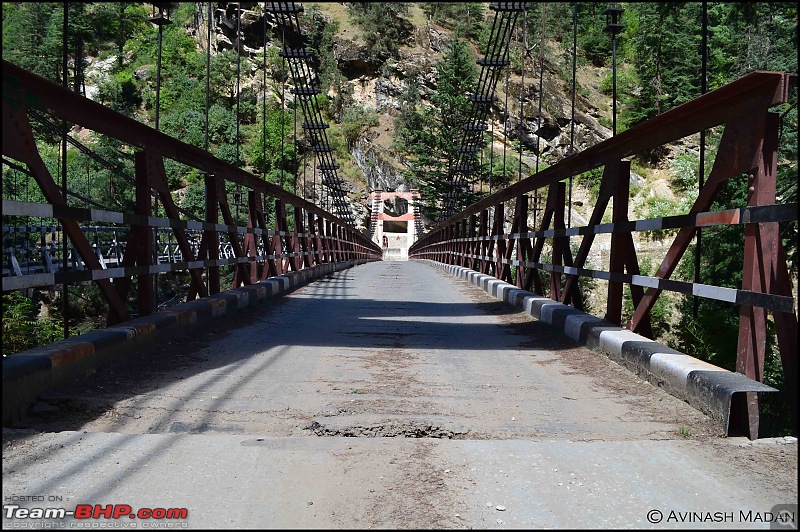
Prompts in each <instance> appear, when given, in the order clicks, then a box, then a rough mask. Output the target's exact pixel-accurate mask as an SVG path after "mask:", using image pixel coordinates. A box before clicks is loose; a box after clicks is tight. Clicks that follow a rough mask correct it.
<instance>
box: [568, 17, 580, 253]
mask: <svg viewBox="0 0 800 532" xmlns="http://www.w3.org/2000/svg"><path fill="white" fill-rule="evenodd" d="M577 72H578V2H574V3H573V4H572V120H571V122H570V131H569V154H570V155H575V92H576V91H575V89H576V87H577V83H576V82H577ZM571 227H572V174H571V173H570V175H569V200H568V205H567V228H568V229H569V228H571ZM567 239H568V240H567V242H569V237H567Z"/></svg>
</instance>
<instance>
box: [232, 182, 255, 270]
mask: <svg viewBox="0 0 800 532" xmlns="http://www.w3.org/2000/svg"><path fill="white" fill-rule="evenodd" d="M256 205H257V202H256V191H255V190H250V191H248V192H247V228H248V229H255V228H256V227H258V218H257V215H256V208H257V207H256ZM244 252H245V253H246V254H247V256H248V257H250V260H249V261H248V270H249V271H250V284H255V283H256V282H258V262H257V261H256V256H258V245H257V241H256V235H255V233H250V232H248V233H245V235H244ZM237 273H238V270H237Z"/></svg>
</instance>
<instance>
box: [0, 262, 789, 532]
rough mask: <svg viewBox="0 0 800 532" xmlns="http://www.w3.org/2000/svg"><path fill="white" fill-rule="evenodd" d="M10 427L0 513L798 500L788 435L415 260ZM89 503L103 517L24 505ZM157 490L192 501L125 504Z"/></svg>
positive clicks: (731, 523)
mask: <svg viewBox="0 0 800 532" xmlns="http://www.w3.org/2000/svg"><path fill="white" fill-rule="evenodd" d="M3 443H4V451H3V488H2V491H3V499H4V505H5V507H4V511H3V528H23V527H25V528H32V527H37V526H38V527H45V526H46V527H48V528H58V527H64V528H76V527H86V528H90V527H94V528H96V527H99V526H101V525H102V526H109V527H114V528H123V527H125V528H154V527H158V528H164V527H168V526H169V527H170V528H181V527H188V528H361V529H364V528H575V527H577V528H609V527H611V528H698V527H703V528H742V527H747V528H753V527H755V528H767V529H768V528H770V523H769V522H768V519H769V516H770V515H773V516H774V515H778V512H779V510H780V509H781V507H780V506H778V505H794V511H795V512H796V508H797V506H796V505H797V442H796V440H795V439H791V438H789V439H771V440H763V441H762V440H759V441H756V442H749V441H747V440H746V439H742V438H723V437H720V435H719V433H718V429H716V428H715V426H714V425H713V424H712V423H711V421H710V420H709V419H708V418H707V417H706V416H704V415H703V414H701V413H699V412H698V411H696V410H695V409H693V408H692V407H690V406H688V405H687V404H686V403H684V402H682V401H680V400H678V399H676V398H674V397H672V396H670V395H668V394H666V393H664V392H663V391H662V390H660V389H659V388H657V387H654V386H652V385H651V384H649V383H647V382H645V381H643V380H641V379H639V378H637V377H636V376H634V375H633V374H632V373H630V372H628V371H627V370H625V369H623V368H621V367H619V366H617V365H616V364H614V363H613V362H610V361H609V360H608V359H607V358H605V357H604V356H603V355H601V354H597V353H594V352H592V351H589V350H586V349H584V348H582V347H579V346H577V345H576V344H575V343H573V342H572V341H571V340H569V339H567V338H565V337H563V336H562V335H560V334H559V333H557V332H555V331H553V330H552V329H550V327H549V326H547V325H545V324H542V323H538V322H536V321H534V320H532V319H531V318H529V317H528V316H526V315H524V314H522V313H519V312H517V311H516V310H515V309H513V308H512V307H510V306H507V305H505V304H503V303H501V302H498V301H495V300H494V299H492V298H490V297H489V296H487V295H486V294H485V293H484V292H483V291H481V290H479V289H478V288H476V287H474V286H471V285H468V284H466V283H464V282H462V281H459V280H456V279H454V278H453V277H451V276H450V275H448V274H446V273H444V272H441V271H438V270H435V269H434V268H432V267H430V266H429V265H427V264H425V263H423V262H416V261H410V262H380V263H370V264H366V265H363V266H358V267H356V268H352V269H350V270H345V271H342V272H338V273H336V274H333V275H331V276H329V277H327V278H324V279H321V280H319V281H317V282H315V283H312V284H310V285H307V286H305V287H303V288H301V289H299V290H297V291H295V292H293V293H292V294H290V295H288V296H286V297H283V298H280V299H276V300H273V301H271V302H270V303H268V305H265V306H263V307H260V308H258V309H250V310H247V311H243V312H242V313H239V314H237V315H234V316H227V317H224V318H221V319H219V320H217V321H216V322H215V323H214V324H213V325H210V326H205V327H204V328H203V329H201V330H197V331H194V332H193V333H192V334H190V335H184V336H176V337H175V338H173V339H172V340H171V341H169V342H165V343H164V344H163V345H160V346H158V347H157V348H155V349H153V350H152V351H150V352H147V353H142V354H141V355H140V356H137V357H136V358H135V359H131V360H128V361H126V362H124V363H121V364H118V365H115V366H113V367H108V368H101V369H100V370H98V371H97V372H96V373H95V374H94V375H93V376H91V377H90V378H89V379H87V380H86V381H84V382H82V383H80V384H77V385H74V386H72V387H70V388H66V389H62V390H57V391H53V392H51V393H48V394H47V395H46V396H44V397H43V398H42V400H41V401H40V402H38V403H37V404H36V405H35V408H34V415H32V416H31V417H30V418H29V419H27V420H25V421H24V422H23V423H21V424H20V426H18V427H15V428H7V429H4V431H3ZM95 505H101V507H102V508H106V509H107V511H111V510H108V508H112V507H108V506H107V505H114V506H113V509H114V510H115V511H117V512H118V514H119V515H118V518H117V519H113V518H112V519H106V518H104V517H103V516H102V515H100V516H99V518H98V519H95V518H92V517H90V518H88V519H87V518H80V519H79V518H76V517H69V516H68V517H66V518H65V519H57V518H52V517H51V518H44V517H32V518H31V517H30V515H34V516H35V515H38V514H36V513H35V512H34V511H33V510H32V509H33V508H56V509H57V508H64V509H65V510H76V509H77V510H78V511H77V514H76V516H80V517H83V516H85V515H87V512H88V513H89V514H90V513H91V512H92V511H94V508H95ZM14 506H19V508H13V507H14ZM9 507H11V509H10V510H9ZM161 508H163V509H166V510H178V511H173V512H171V515H170V516H171V517H174V516H177V517H183V516H182V513H183V509H185V515H186V517H185V518H179V519H166V518H165V519H154V518H149V519H148V518H146V517H147V514H146V513H145V514H138V515H136V514H137V511H139V510H141V509H161ZM787 508H789V509H791V507H787ZM20 509H28V510H29V512H28V514H29V515H27V516H24V517H23V516H22V514H24V513H25V512H24V511H22V512H21V511H20ZM127 511H130V513H131V514H132V515H133V518H132V517H131V516H130V515H128V514H127V513H126V512H127ZM153 513H154V514H155V515H160V514H159V512H158V511H155V510H154V512H153ZM53 515H55V514H53ZM795 515H796V514H795ZM657 521H660V522H657ZM795 527H796V525H795Z"/></svg>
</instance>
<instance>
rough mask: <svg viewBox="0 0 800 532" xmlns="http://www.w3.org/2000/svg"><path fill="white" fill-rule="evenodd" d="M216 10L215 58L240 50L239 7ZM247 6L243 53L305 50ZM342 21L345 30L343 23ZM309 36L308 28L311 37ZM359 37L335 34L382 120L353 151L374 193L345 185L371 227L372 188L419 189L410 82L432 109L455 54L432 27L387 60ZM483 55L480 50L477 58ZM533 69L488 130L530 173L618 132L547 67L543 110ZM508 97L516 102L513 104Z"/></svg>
mask: <svg viewBox="0 0 800 532" xmlns="http://www.w3.org/2000/svg"><path fill="white" fill-rule="evenodd" d="M198 6H199V7H198V15H197V16H196V17H195V23H194V25H193V28H192V32H193V34H194V35H195V38H196V40H197V42H198V44H199V45H200V46H201V47H203V48H204V47H205V45H206V44H205V35H206V29H205V28H206V26H205V24H206V23H207V21H206V17H207V15H206V12H207V11H206V10H207V7H205V6H206V5H205V4H198ZM214 6H215V7H214V9H213V21H212V24H213V28H214V39H213V43H212V53H213V52H220V51H224V50H226V49H235V48H236V41H237V34H236V28H237V12H238V7H239V4H236V3H215V4H214ZM242 8H243V9H242V16H241V21H240V23H239V25H240V28H241V36H242V37H241V38H242V42H241V50H242V51H243V52H244V53H245V54H247V55H248V56H249V57H250V58H252V59H254V58H255V57H257V56H258V55H260V53H261V50H263V48H264V47H265V46H266V47H271V46H275V44H273V41H274V38H275V37H277V38H278V39H280V37H282V36H285V38H286V39H287V41H288V46H291V47H299V46H301V43H300V41H299V40H298V36H297V35H296V34H285V35H284V34H283V33H281V30H280V29H278V25H277V21H276V19H275V16H274V15H272V14H269V13H268V14H267V15H266V16H265V15H264V14H263V13H262V12H261V6H260V5H259V6H256V4H255V3H243V4H242ZM324 12H325V11H324V10H323V13H324ZM340 16H341V15H340ZM265 17H266V18H265ZM302 18H303V17H301V19H302ZM322 21H323V25H325V24H329V23H330V22H331V19H330V18H327V17H326V15H324V14H323V15H322ZM339 23H340V27H342V26H341V24H342V21H341V20H340V21H339ZM303 24H305V23H303ZM265 25H266V30H267V34H266V38H265V35H264V27H265ZM307 30H308V28H307V27H305V25H304V31H307ZM318 30H319V28H318ZM359 31H360V30H359V29H358V28H357V27H356V26H352V25H351V26H350V27H348V28H347V31H346V32H340V33H338V34H335V35H334V36H333V54H334V56H335V58H336V62H337V66H338V68H339V71H340V72H341V73H342V75H343V77H344V82H345V83H346V84H348V85H349V87H347V88H346V89H345V90H347V92H349V93H350V94H352V101H353V103H354V104H355V105H359V106H362V107H363V108H365V109H371V110H374V111H375V112H377V113H378V114H379V116H380V122H381V130H380V133H379V132H378V131H376V130H371V131H367V132H366V133H365V134H364V136H362V138H360V139H358V140H357V141H356V142H351V143H350V145H349V150H350V154H351V155H352V158H353V161H354V162H355V164H356V165H357V166H358V168H359V169H360V170H361V171H362V172H363V174H364V176H365V180H364V181H365V182H366V187H367V190H363V184H356V183H349V184H344V186H345V188H346V189H348V188H349V189H350V190H348V197H346V198H345V200H346V201H347V203H348V205H349V206H350V208H351V210H352V212H353V215H354V217H355V219H356V220H358V222H357V223H358V225H359V226H366V225H367V224H368V221H369V214H370V206H369V204H368V195H369V192H370V191H371V190H374V189H381V190H386V191H408V190H410V189H411V188H412V185H411V184H410V183H408V182H406V180H405V179H404V177H403V174H402V170H401V169H402V168H403V166H404V163H403V160H402V154H397V153H394V152H393V150H392V149H391V137H392V136H393V133H394V131H393V126H392V124H393V120H394V117H395V116H397V114H398V113H399V112H400V111H401V110H402V105H403V99H402V96H403V94H404V93H405V92H406V91H407V89H408V86H409V85H410V84H413V85H414V86H415V87H417V91H418V95H419V97H420V99H421V104H422V105H430V100H429V96H430V93H431V91H432V90H434V89H435V88H436V84H437V71H436V68H435V67H434V64H435V63H436V61H437V60H439V58H440V57H441V55H442V53H443V52H445V51H446V50H447V47H448V46H449V43H450V40H451V38H452V35H451V32H449V30H446V29H444V28H440V27H438V26H436V25H433V24H431V23H430V22H427V23H426V24H424V25H423V26H420V27H417V28H415V29H414V31H413V32H412V33H413V35H412V37H411V38H409V41H408V43H406V45H404V46H401V48H400V55H399V57H397V58H391V59H388V60H386V61H380V60H376V59H373V58H372V57H371V55H370V53H369V49H368V48H367V46H366V45H365V44H363V42H362V41H361V40H360V39H359V38H358V34H359ZM345 35H347V37H345ZM354 35H355V36H354ZM276 42H277V41H276ZM482 56H483V54H482V53H480V52H479V53H478V55H477V57H482ZM526 66H527V69H526V73H525V77H524V84H523V79H522V78H521V77H520V76H518V75H514V76H512V77H511V79H510V80H509V81H508V86H507V87H506V86H504V81H503V80H501V81H500V82H498V84H497V91H496V94H497V95H498V100H497V101H496V102H495V103H494V104H493V105H492V107H491V109H490V113H489V124H487V125H488V126H489V128H490V130H491V134H492V135H493V138H494V146H495V149H496V150H503V147H504V146H505V147H506V148H509V149H512V150H513V146H514V145H515V144H516V141H519V143H520V144H521V146H522V149H523V154H522V162H523V166H524V167H527V169H525V168H524V169H523V172H525V175H530V174H531V173H533V171H534V169H535V167H536V166H537V161H538V162H539V163H546V164H547V165H552V164H555V163H556V162H558V161H559V160H561V159H563V158H564V157H567V156H568V155H569V153H570V146H571V143H572V142H573V139H574V149H575V151H576V152H578V151H582V150H584V149H586V148H588V147H590V146H593V145H595V144H597V143H599V142H601V141H602V140H605V139H606V138H609V137H610V136H611V131H610V130H609V129H608V128H606V127H603V126H602V125H601V124H600V123H599V122H598V120H597V118H598V117H600V116H601V114H602V113H601V111H600V109H598V107H597V106H595V105H594V104H593V103H592V102H590V101H589V100H588V99H586V98H585V97H584V96H583V95H581V94H578V95H577V96H576V110H575V119H574V123H573V119H572V106H571V90H570V89H571V87H570V84H569V83H568V82H565V81H564V80H563V79H561V78H560V76H559V74H558V73H557V72H556V70H555V68H554V67H553V68H551V66H550V65H549V64H547V63H545V70H544V76H543V77H544V79H543V83H542V85H543V93H544V102H543V105H542V104H540V102H539V100H540V94H539V72H538V68H537V69H534V68H532V67H531V65H526ZM137 74H138V73H137ZM141 75H142V76H147V75H149V73H148V72H142V73H141ZM248 75H251V76H260V73H259V71H258V69H256V70H255V71H254V72H251V73H249V74H248ZM245 84H248V82H247V81H243V85H245ZM287 90H288V89H287ZM505 93H508V95H509V96H510V97H509V98H508V99H507V101H508V103H506V98H505V97H504V96H505ZM520 95H523V106H522V107H523V112H522V113H520V109H519V108H520V103H519V99H520ZM329 96H330V94H329ZM520 114H522V116H520ZM514 151H515V150H514ZM320 192H321V191H320ZM425 222H427V221H425Z"/></svg>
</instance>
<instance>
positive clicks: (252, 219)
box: [3, 61, 381, 324]
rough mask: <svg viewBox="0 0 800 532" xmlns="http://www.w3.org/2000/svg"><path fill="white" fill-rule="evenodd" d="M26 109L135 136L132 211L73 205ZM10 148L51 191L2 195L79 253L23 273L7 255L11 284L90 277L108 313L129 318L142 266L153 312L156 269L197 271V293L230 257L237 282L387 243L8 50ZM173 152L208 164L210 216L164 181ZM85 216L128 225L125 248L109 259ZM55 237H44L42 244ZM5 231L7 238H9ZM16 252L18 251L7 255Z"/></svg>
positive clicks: (216, 279) (142, 290)
mask: <svg viewBox="0 0 800 532" xmlns="http://www.w3.org/2000/svg"><path fill="white" fill-rule="evenodd" d="M29 110H33V112H36V113H46V114H48V115H50V116H52V117H55V118H58V119H60V120H64V121H66V122H68V123H71V124H74V125H79V126H81V127H82V128H86V129H89V130H91V131H93V132H95V133H97V134H100V135H105V136H107V137H110V138H113V139H116V140H118V141H121V142H123V143H124V144H126V145H128V146H130V147H131V148H133V150H134V151H135V176H134V182H135V198H136V201H135V208H134V210H133V212H130V213H121V212H115V211H113V210H102V209H89V208H78V207H75V206H71V205H68V204H67V198H65V196H64V193H63V191H62V189H61V187H59V186H58V185H57V184H56V182H55V181H54V179H53V175H52V174H51V172H50V171H49V170H48V167H47V165H46V164H45V163H44V160H43V157H42V154H40V152H39V148H38V147H37V142H36V138H35V135H34V132H33V129H32V127H31V122H30V120H29V114H30V113H29ZM3 155H4V157H7V158H9V159H12V160H15V161H18V162H19V163H21V164H23V165H25V166H26V167H27V169H28V171H29V173H30V176H31V177H32V178H33V179H34V180H35V181H36V183H37V184H38V186H39V188H40V189H41V192H42V194H43V195H44V197H45V200H46V201H47V203H30V202H22V201H16V200H10V199H5V198H4V200H3V215H4V216H20V217H35V218H39V219H44V220H48V219H49V220H51V221H50V222H46V223H44V224H42V225H52V226H56V225H57V226H59V228H60V230H61V231H63V234H64V235H66V237H67V238H68V239H69V242H70V245H71V246H72V247H73V248H74V250H75V254H76V255H77V258H78V259H79V260H78V259H76V260H75V261H73V266H72V267H68V268H67V269H63V268H57V267H55V266H53V267H51V269H50V271H47V269H46V268H44V271H42V272H37V273H36V274H33V275H26V274H25V272H23V271H22V268H18V269H16V270H15V268H14V266H13V264H9V267H8V268H7V272H6V273H8V276H4V278H3V290H4V291H6V290H13V289H20V288H30V287H36V286H50V285H53V284H61V283H73V282H86V281H91V282H94V283H96V284H97V285H98V287H99V288H100V291H101V292H102V294H103V296H104V297H105V299H106V301H107V302H108V305H109V314H108V323H109V324H114V323H118V322H122V321H126V320H127V319H129V318H130V312H129V309H128V306H127V304H126V301H127V295H128V292H129V291H130V289H131V286H132V285H133V283H131V280H132V278H133V277H134V276H136V277H137V278H138V283H136V286H137V302H138V314H139V315H147V314H150V313H152V312H153V311H154V301H153V293H154V290H153V283H154V279H155V277H156V276H157V275H158V274H160V273H164V272H168V271H176V270H183V271H188V272H189V274H190V276H191V281H190V284H189V290H188V294H187V299H188V300H191V299H195V298H196V297H198V296H199V297H205V296H207V295H209V294H214V293H217V292H219V291H220V267H221V266H225V265H232V266H233V268H234V270H235V274H234V280H233V286H234V287H237V286H241V285H247V284H251V283H255V282H257V281H258V280H259V279H261V280H263V279H267V278H268V277H271V276H275V275H282V274H284V273H286V272H288V271H296V270H300V269H303V268H308V267H311V266H314V265H317V264H322V263H324V262H338V261H352V260H380V258H381V250H380V249H379V248H378V247H377V246H376V245H375V244H373V243H372V242H370V241H369V240H368V239H367V238H366V236H364V235H362V234H361V233H360V232H359V231H358V230H356V229H355V228H354V227H353V226H352V225H350V224H348V223H346V222H345V221H344V220H342V219H340V218H339V217H337V216H335V215H333V214H331V213H329V212H327V211H325V210H323V209H321V208H320V207H318V206H317V205H314V204H313V203H310V202H308V201H306V200H304V199H303V198H300V197H298V196H295V195H294V194H291V193H289V192H287V191H285V190H283V189H282V188H280V187H278V186H275V185H272V184H270V183H267V182H265V181H263V180H261V179H259V178H258V177H256V176H254V175H253V174H250V173H248V172H246V171H244V170H242V169H240V168H237V167H235V166H233V165H231V164H228V163H226V162H224V161H222V160H220V159H217V158H216V157H214V156H212V155H211V154H210V153H208V152H206V151H204V150H202V149H200V148H197V147H194V146H191V145H188V144H185V143H183V142H181V141H179V140H177V139H175V138H172V137H170V136H168V135H165V134H164V133H160V132H158V131H155V130H154V129H152V128H150V127H148V126H146V125H144V124H141V123H139V122H136V121H135V120H133V119H130V118H128V117H126V116H124V115H122V114H120V113H117V112H115V111H113V110H111V109H109V108H107V107H104V106H103V105H100V104H98V103H96V102H93V101H91V100H88V99H86V98H84V97H82V96H80V95H77V94H75V93H72V92H70V91H68V90H66V89H64V88H62V87H61V86H59V85H57V84H55V83H52V82H50V81H48V80H46V79H44V78H41V77H39V76H36V75H33V74H31V73H29V72H27V71H25V70H23V69H21V68H19V67H17V66H15V65H13V64H11V63H9V62H7V61H3ZM166 159H170V160H172V161H176V162H179V163H182V164H185V165H188V166H190V167H192V168H196V169H197V170H199V171H200V172H202V173H203V179H204V181H205V202H206V205H205V207H206V209H205V211H206V218H205V220H204V221H196V220H192V219H189V218H187V216H186V215H185V214H184V213H183V212H182V211H181V210H180V209H179V207H178V206H177V205H176V202H175V200H174V198H173V197H172V194H171V193H170V190H169V188H168V184H167V175H166V171H165V166H164V162H165V160H166ZM227 182H232V183H234V184H236V185H239V186H240V187H242V188H243V189H244V190H245V191H246V200H247V205H246V219H247V227H240V226H238V225H237V223H236V220H235V219H234V217H233V216H232V214H231V209H230V206H229V202H228V197H227V193H226V190H225V184H226V183H227ZM154 197H155V198H157V199H158V200H160V203H161V205H160V207H161V209H162V210H163V212H164V213H165V216H154V208H153V207H154V205H153V204H154V202H153V198H154ZM267 209H269V211H270V212H271V214H272V215H273V216H274V219H275V225H274V227H268V226H267V217H266V216H265V212H266V210H267ZM287 209H289V210H290V212H289V214H288V215H287ZM220 218H221V220H220ZM22 219H25V218H22ZM220 221H221V222H222V223H220ZM87 222H90V223H92V224H94V225H102V226H103V227H104V228H105V229H104V230H105V231H106V232H108V231H111V232H114V231H118V232H119V233H120V234H122V233H124V234H125V239H124V247H122V248H121V250H118V251H117V252H116V253H117V254H116V255H115V261H114V262H113V263H112V264H109V263H108V262H106V263H105V264H104V263H103V260H101V259H102V258H103V257H104V255H103V254H100V256H99V255H98V248H97V246H93V245H92V242H91V240H93V239H92V238H90V232H91V230H87V228H86V225H85V224H86V223H87ZM81 224H84V225H83V226H82V225H81ZM96 232H97V230H95V233H96ZM8 234H9V233H7V234H6V235H4V236H8ZM156 235H160V236H159V237H158V238H157V237H156ZM59 238H63V236H61V237H59ZM106 240H108V241H111V240H114V241H116V242H117V244H118V245H120V246H121V245H122V241H121V239H120V238H117V237H115V238H113V239H108V238H106V239H103V241H104V242H105V241H106ZM52 241H53V239H52V238H50V239H49V240H48V239H45V238H44V237H43V238H42V242H43V243H44V247H45V248H47V247H49V246H51V244H50V242H52ZM6 243H7V238H4V248H5V246H6ZM165 243H166V245H167V248H166V253H165V254H166V256H167V258H168V261H167V262H166V263H164V262H163V258H162V257H163V256H164V254H162V253H161V252H162V249H161V245H162V244H165ZM95 244H97V242H95ZM101 247H102V246H101ZM226 249H227V250H228V252H227V253H226V252H224V250H226ZM221 250H223V251H221ZM40 251H41V250H40ZM3 255H4V257H8V256H9V250H7V249H4V250H3ZM12 255H13V254H12ZM226 255H227V256H226ZM51 258H52V257H51ZM9 262H10V263H13V261H11V260H10V258H9ZM45 262H46V261H45ZM18 265H19V264H18ZM81 268H82V269H81ZM112 279H113V283H112Z"/></svg>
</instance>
